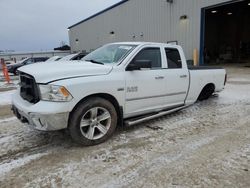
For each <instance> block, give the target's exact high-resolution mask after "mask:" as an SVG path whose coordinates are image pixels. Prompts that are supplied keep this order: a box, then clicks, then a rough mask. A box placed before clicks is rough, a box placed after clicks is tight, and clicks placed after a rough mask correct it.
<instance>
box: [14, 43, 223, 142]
mask: <svg viewBox="0 0 250 188" xmlns="http://www.w3.org/2000/svg"><path fill="white" fill-rule="evenodd" d="M19 71H20V88H19V89H18V91H17V92H16V93H15V94H14V95H13V99H12V104H13V105H12V109H13V112H14V114H15V115H16V116H17V117H18V119H20V120H21V121H22V122H26V123H28V124H30V125H32V126H33V127H34V128H35V129H38V130H44V131H53V130H60V129H68V130H69V132H70V134H71V136H72V138H73V140H75V141H76V142H78V143H80V144H82V145H95V144H99V143H101V142H104V141H105V140H107V139H108V138H109V137H110V136H111V135H112V134H113V132H114V131H115V129H116V127H117V125H128V126H130V125H134V124H136V123H141V122H144V121H146V120H149V119H152V118H156V117H159V116H162V115H165V114H169V113H171V112H174V111H177V110H180V109H183V108H185V107H187V106H189V105H191V104H193V103H195V102H196V101H197V100H204V99H207V98H208V97H209V96H211V95H212V94H213V93H215V92H220V91H222V90H223V88H224V85H225V82H226V71H225V70H224V69H222V68H211V67H188V66H187V64H186V59H185V56H184V53H183V50H182V48H181V47H180V46H177V45H169V44H161V43H146V42H125V43H112V44H107V45H105V46H103V47H101V48H99V49H97V50H95V51H93V52H92V53H90V54H89V55H87V56H85V57H84V58H83V59H82V60H80V61H78V62H70V61H65V62H50V63H38V64H32V65H28V66H25V67H22V68H20V69H19Z"/></svg>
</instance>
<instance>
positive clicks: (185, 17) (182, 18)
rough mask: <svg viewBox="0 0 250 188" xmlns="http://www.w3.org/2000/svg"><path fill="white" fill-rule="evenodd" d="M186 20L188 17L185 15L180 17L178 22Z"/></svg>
mask: <svg viewBox="0 0 250 188" xmlns="http://www.w3.org/2000/svg"><path fill="white" fill-rule="evenodd" d="M186 19H188V16H187V15H182V16H181V17H180V20H186Z"/></svg>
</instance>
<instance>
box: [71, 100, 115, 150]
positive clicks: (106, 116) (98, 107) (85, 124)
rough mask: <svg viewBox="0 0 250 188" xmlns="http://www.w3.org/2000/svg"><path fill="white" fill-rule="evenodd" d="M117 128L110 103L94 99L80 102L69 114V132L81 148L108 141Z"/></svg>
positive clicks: (113, 110) (113, 109)
mask: <svg viewBox="0 0 250 188" xmlns="http://www.w3.org/2000/svg"><path fill="white" fill-rule="evenodd" d="M116 126H117V112H116V110H115V107H114V106H113V104H112V103H111V102H109V101H108V100H105V99H103V98H99V97H94V98H89V99H88V100H86V101H84V102H82V103H81V104H80V105H78V106H77V108H76V109H75V110H74V111H73V112H72V113H71V116H70V120H69V127H68V129H69V132H70V135H71V137H72V139H73V140H74V141H75V142H77V143H78V144H81V145H83V146H93V145H97V144H100V143H103V142H105V141H106V140H107V139H109V138H110V137H111V136H112V135H113V133H114V131H115V129H116Z"/></svg>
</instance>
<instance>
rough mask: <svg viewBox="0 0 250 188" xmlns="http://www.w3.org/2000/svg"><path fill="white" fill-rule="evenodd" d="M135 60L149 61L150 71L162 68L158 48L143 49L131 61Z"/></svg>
mask: <svg viewBox="0 0 250 188" xmlns="http://www.w3.org/2000/svg"><path fill="white" fill-rule="evenodd" d="M136 60H150V61H151V63H152V69H157V68H161V67H162V65H161V51H160V48H145V49H143V50H141V51H140V52H139V53H138V54H137V55H136V56H135V58H134V59H133V61H136ZM138 66H140V65H138Z"/></svg>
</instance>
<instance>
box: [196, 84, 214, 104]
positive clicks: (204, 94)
mask: <svg viewBox="0 0 250 188" xmlns="http://www.w3.org/2000/svg"><path fill="white" fill-rule="evenodd" d="M213 93H214V86H212V85H207V86H206V87H204V88H203V90H202V91H201V93H200V95H199V97H198V100H199V101H203V100H207V99H208V98H209V97H210V96H211V95H212V94H213Z"/></svg>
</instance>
